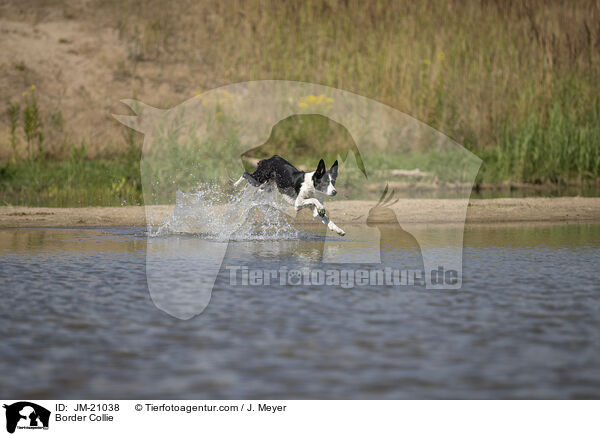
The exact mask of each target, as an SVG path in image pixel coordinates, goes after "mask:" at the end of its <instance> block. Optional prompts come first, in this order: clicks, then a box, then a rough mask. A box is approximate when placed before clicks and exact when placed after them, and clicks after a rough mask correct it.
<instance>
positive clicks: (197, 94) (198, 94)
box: [194, 91, 202, 98]
mask: <svg viewBox="0 0 600 436" xmlns="http://www.w3.org/2000/svg"><path fill="white" fill-rule="evenodd" d="M194 95H195V96H196V98H200V96H201V95H202V91H196V92H195V93H194Z"/></svg>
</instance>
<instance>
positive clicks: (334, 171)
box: [329, 160, 338, 180]
mask: <svg viewBox="0 0 600 436" xmlns="http://www.w3.org/2000/svg"><path fill="white" fill-rule="evenodd" d="M329 174H331V178H332V179H334V180H335V179H336V178H337V174H338V161H337V160H336V161H335V162H334V163H333V165H331V169H330V170H329Z"/></svg>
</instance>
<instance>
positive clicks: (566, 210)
mask: <svg viewBox="0 0 600 436" xmlns="http://www.w3.org/2000/svg"><path fill="white" fill-rule="evenodd" d="M464 202H465V200H455V199H441V200H431V199H400V201H398V203H396V204H395V205H394V206H393V207H392V210H393V211H394V214H389V213H388V214H386V213H382V214H378V215H377V222H378V223H381V224H385V223H387V222H389V223H391V222H393V220H394V215H395V216H396V217H397V219H398V221H399V222H401V223H408V222H411V223H423V224H457V223H460V222H461V221H462V218H461V217H462V216H464V215H463V213H464V209H463V208H464ZM374 205H375V202H370V201H333V202H329V203H326V205H325V206H326V209H327V211H328V213H329V215H330V216H331V217H332V219H333V220H334V221H335V222H336V223H337V224H360V223H363V222H365V221H366V220H367V218H368V217H369V214H370V212H371V218H370V219H373V216H374V215H373V213H372V208H373V206H374ZM172 210H173V206H149V213H150V214H151V215H152V217H153V218H154V219H155V220H157V221H158V222H164V220H166V219H167V218H168V217H169V216H170V215H171V213H172ZM286 212H287V213H290V214H292V216H293V210H292V209H291V208H290V209H289V210H287V211H286ZM297 221H301V222H310V221H312V216H310V215H309V214H307V213H306V212H305V213H304V214H299V218H297ZM465 222H466V224H468V225H470V224H519V223H522V224H526V223H530V224H534V223H546V224H550V223H555V224H559V223H562V224H567V223H571V224H572V223H600V198H592V197H554V198H536V197H531V198H498V199H481V200H470V201H469V206H468V208H467V212H466V221H465ZM145 225H146V211H145V207H144V206H122V207H82V208H47V207H24V206H1V207H0V228H24V227H121V226H145Z"/></svg>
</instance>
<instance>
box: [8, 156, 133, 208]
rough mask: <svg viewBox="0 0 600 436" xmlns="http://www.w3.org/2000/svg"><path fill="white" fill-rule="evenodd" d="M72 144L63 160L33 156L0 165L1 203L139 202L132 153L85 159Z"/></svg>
mask: <svg viewBox="0 0 600 436" xmlns="http://www.w3.org/2000/svg"><path fill="white" fill-rule="evenodd" d="M82 150H83V148H82V147H78V148H74V152H73V154H72V155H71V157H70V158H68V159H66V160H53V159H35V160H28V161H26V162H21V163H19V164H16V165H15V164H10V163H9V164H7V165H5V166H2V167H0V205H28V206H44V207H73V206H75V207H81V206H122V205H140V204H143V201H142V185H141V181H140V171H139V154H138V156H137V159H135V158H132V156H131V154H126V155H123V156H121V157H120V158H115V157H109V158H101V159H94V160H86V159H85V157H84V155H83V153H82Z"/></svg>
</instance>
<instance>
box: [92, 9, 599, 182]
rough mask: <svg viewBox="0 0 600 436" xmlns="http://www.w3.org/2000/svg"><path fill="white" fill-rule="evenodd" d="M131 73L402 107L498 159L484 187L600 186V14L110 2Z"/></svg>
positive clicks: (491, 164)
mask: <svg viewBox="0 0 600 436" xmlns="http://www.w3.org/2000/svg"><path fill="white" fill-rule="evenodd" d="M102 5H103V6H102V8H104V9H105V10H107V11H112V12H113V13H115V14H116V12H117V11H118V13H119V20H118V28H119V31H120V35H121V38H122V39H123V40H124V41H126V42H127V43H128V44H129V46H130V47H131V53H132V54H131V56H132V61H135V62H137V61H140V60H142V61H153V62H159V63H164V64H168V63H173V62H176V63H180V64H181V65H185V66H187V67H188V69H189V71H190V76H189V81H190V82H192V83H194V84H195V85H196V86H198V84H200V85H201V86H204V87H206V88H212V87H215V86H218V85H222V84H226V83H231V82H237V81H242V80H255V79H273V78H276V79H288V80H289V79H291V80H299V81H308V82H315V83H320V84H325V85H329V86H334V87H339V88H344V89H346V90H349V91H353V92H356V93H358V94H362V95H365V96H368V97H371V98H375V99H377V100H380V101H382V102H384V103H386V104H389V105H390V106H393V107H395V108H398V109H400V110H402V111H404V112H406V113H408V114H410V115H412V116H414V117H416V118H418V119H420V120H422V121H424V122H426V123H428V124H430V125H431V126H433V127H435V128H437V129H439V130H441V131H442V132H444V133H446V134H447V135H449V136H451V137H452V138H454V139H455V140H457V141H458V142H460V143H462V144H464V145H465V146H467V147H468V148H470V149H471V150H473V151H474V152H475V153H478V154H481V155H482V156H484V157H485V158H486V159H489V162H488V165H486V166H485V169H484V171H483V172H482V174H480V179H488V181H499V180H505V179H511V178H512V179H518V180H523V181H535V180H543V181H553V180H557V179H559V178H565V179H578V178H591V177H592V178H597V177H598V160H597V159H598V154H599V148H600V143H599V141H598V137H599V135H600V125H599V124H598V118H597V114H598V105H599V102H600V87H599V86H598V83H599V82H600V3H599V2H598V1H597V0H582V1H576V2H564V1H556V0H550V1H544V0H496V1H493V0H488V1H486V0H482V1H466V2H465V1H460V0H447V1H435V0H424V1H419V2H414V1H409V0H399V1H383V0H374V1H369V2H359V1H352V0H328V1H310V0H309V1H304V2H279V1H264V0H251V1H244V2H242V1H226V2H222V1H217V0H209V1H204V2H200V3H198V2H192V1H179V2H175V3H173V4H172V6H170V7H169V8H164V6H163V3H162V2H161V1H159V0H148V1H144V2H143V4H142V3H140V2H139V1H136V0H126V1H124V2H123V1H118V2H114V3H112V4H110V3H109V4H107V3H104V2H103V3H102Z"/></svg>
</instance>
